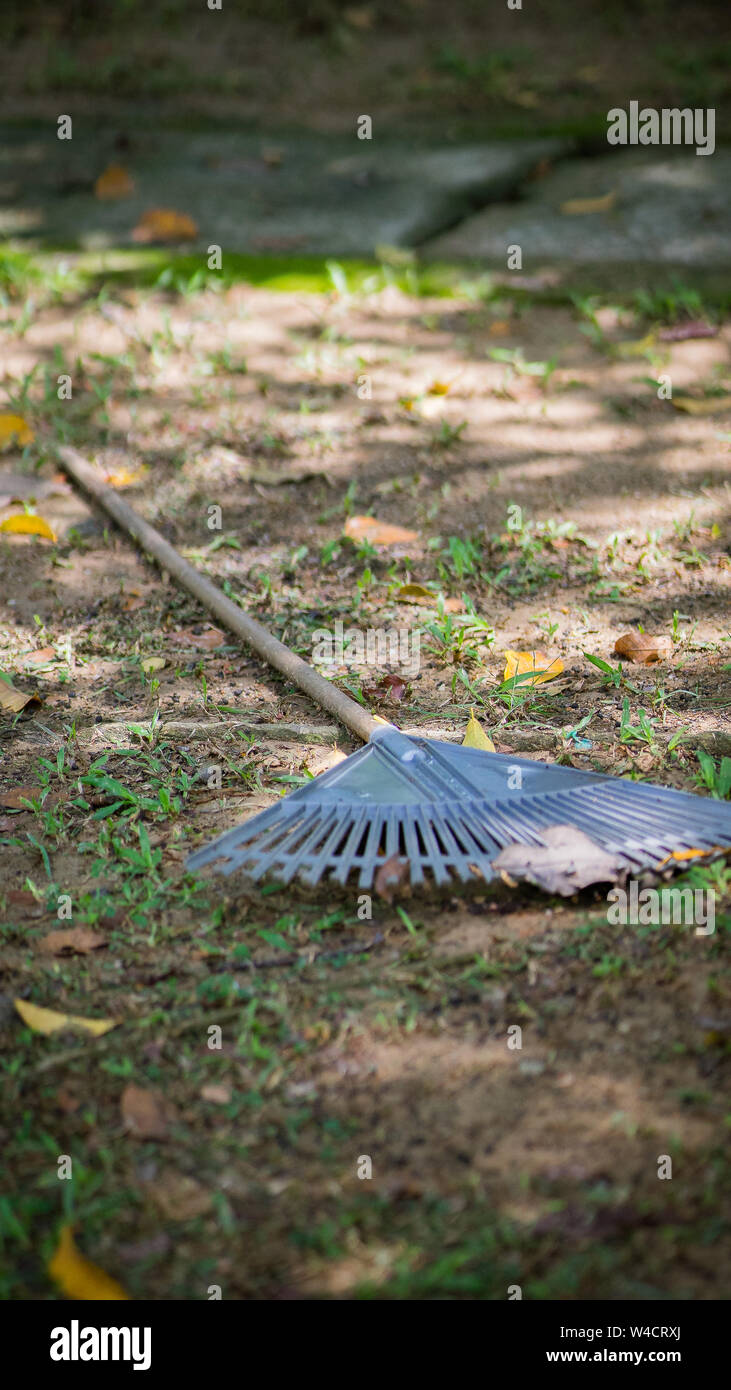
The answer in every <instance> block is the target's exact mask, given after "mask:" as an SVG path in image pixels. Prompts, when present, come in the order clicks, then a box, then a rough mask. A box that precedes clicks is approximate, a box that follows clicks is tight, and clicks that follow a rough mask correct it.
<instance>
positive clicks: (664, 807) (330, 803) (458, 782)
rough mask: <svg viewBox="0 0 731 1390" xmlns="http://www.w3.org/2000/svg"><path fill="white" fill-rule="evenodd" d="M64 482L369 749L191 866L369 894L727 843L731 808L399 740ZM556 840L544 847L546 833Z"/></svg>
mask: <svg viewBox="0 0 731 1390" xmlns="http://www.w3.org/2000/svg"><path fill="white" fill-rule="evenodd" d="M59 456H60V458H61V459H62V461H63V464H64V467H65V469H66V471H67V472H68V473H69V474H70V476H71V477H72V478H74V480H75V481H76V482H78V483H80V484H81V485H82V487H83V488H84V489H85V490H86V491H87V492H88V493H90V494H91V495H92V496H93V497H94V498H95V499H96V500H97V501H98V502H99V503H100V504H101V505H102V506H103V507H104V508H105V510H106V511H107V512H108V513H109V514H110V516H112V517H113V518H114V520H115V521H117V523H118V524H119V525H120V526H122V527H123V529H124V530H126V531H127V532H128V533H129V534H130V535H131V536H132V537H133V538H134V539H135V540H136V541H138V543H139V544H140V545H141V546H142V548H143V549H144V550H145V551H146V552H147V554H148V555H150V556H151V557H152V558H153V559H155V560H156V561H157V563H158V564H159V565H160V566H161V567H162V569H163V570H165V571H167V572H168V573H169V574H170V575H171V576H172V577H173V578H174V579H175V580H176V581H177V583H178V584H179V585H180V586H181V587H182V588H184V589H186V590H187V591H188V592H189V593H190V594H191V595H192V596H193V597H194V598H196V599H198V600H199V601H200V602H201V603H202V604H203V605H204V606H205V607H206V609H207V610H208V611H209V612H210V613H212V614H214V615H215V616H216V617H217V618H218V619H219V620H220V622H221V623H223V624H224V626H226V627H227V628H228V629H229V630H230V631H231V632H233V633H234V634H235V635H236V636H237V637H240V638H242V639H243V640H244V641H246V642H247V643H248V645H249V646H250V647H252V648H253V650H254V651H255V652H256V653H257V654H258V655H259V656H261V657H262V658H263V659H264V660H265V661H266V662H267V663H268V664H269V665H270V666H272V667H274V668H275V669H276V670H277V671H279V672H280V673H281V674H282V675H284V676H285V677H287V678H288V679H290V680H291V681H292V682H293V683H294V684H295V685H296V686H297V687H298V688H299V689H300V690H302V691H304V692H305V693H306V694H307V695H309V696H310V697H311V698H312V699H313V700H314V701H315V703H316V704H317V705H319V706H320V708H322V709H324V710H327V711H328V712H329V713H330V714H333V715H334V716H335V717H336V718H337V719H338V720H339V721H340V722H341V723H342V724H343V725H344V726H345V727H346V728H347V729H349V730H350V731H351V733H354V734H356V735H357V736H358V737H359V738H361V739H363V740H364V743H365V746H364V747H363V748H360V749H358V751H357V752H356V753H353V754H351V756H350V757H348V758H346V759H344V761H342V762H341V763H339V764H338V765H337V766H336V767H333V768H331V769H330V771H328V772H325V773H323V774H321V775H320V776H319V777H317V778H315V779H313V781H312V782H310V783H308V784H307V785H306V786H304V787H301V788H299V789H298V790H297V791H295V792H292V793H291V794H290V795H288V796H286V797H284V798H282V800H281V801H280V802H278V803H277V805H275V806H272V807H270V808H269V809H268V810H266V811H263V812H261V814H259V815H256V816H253V817H252V818H251V819H249V820H247V821H245V822H243V824H241V825H238V826H236V827H235V828H234V829H233V830H229V831H226V832H225V833H224V834H222V835H219V836H218V837H217V838H216V839H214V840H213V841H211V843H210V844H208V845H205V846H204V847H203V848H202V849H199V850H196V852H195V853H194V854H192V855H191V856H190V857H189V859H188V861H187V862H188V867H189V868H191V869H199V868H202V867H203V866H204V865H206V864H215V865H216V867H217V869H218V870H219V871H220V872H222V873H224V874H231V873H233V872H234V871H235V870H240V871H242V873H243V874H244V875H245V877H247V878H248V879H251V880H254V881H258V880H261V879H264V878H268V879H271V880H273V881H275V882H278V883H285V884H286V883H289V882H291V881H292V880H293V879H294V878H295V876H297V877H299V879H300V880H302V881H303V882H304V883H307V884H309V885H314V884H317V883H319V882H320V881H321V880H323V879H329V880H332V881H334V882H336V883H339V884H341V885H345V884H346V883H347V881H348V879H349V878H350V876H351V875H354V876H357V882H358V886H359V887H361V888H369V887H371V885H372V884H373V881H374V876H375V875H376V873H377V872H378V870H379V868H380V867H382V866H384V865H386V864H388V862H389V861H391V860H394V859H397V860H399V861H401V863H404V864H405V865H407V866H408V873H409V876H410V880H411V883H412V884H414V885H422V884H424V883H426V882H431V881H433V882H434V883H436V884H437V885H448V884H450V883H454V882H455V881H457V880H459V881H461V882H463V883H466V882H470V881H474V879H475V878H476V877H477V878H479V879H482V880H485V881H489V880H491V879H493V878H495V877H496V876H497V874H498V872H499V870H498V869H496V868H495V860H496V859H497V857H498V856H499V855H500V853H501V851H503V850H505V849H506V848H507V847H508V846H515V845H527V846H544V847H545V846H550V845H551V843H552V837H551V828H554V830H555V828H556V827H557V826H562V827H566V826H570V827H575V828H576V829H577V830H578V831H581V832H584V834H586V835H587V836H589V838H590V839H591V841H593V843H594V845H596V846H598V847H600V849H602V850H603V851H605V852H606V854H607V855H609V856H611V858H612V861H613V863H614V865H615V867H616V870H617V873H618V874H621V873H624V872H629V873H632V872H636V871H637V870H640V869H643V868H650V867H656V866H657V865H658V864H659V862H661V861H663V860H665V859H667V858H669V857H671V856H673V855H676V856H678V855H680V854H681V853H682V851H691V850H696V851H697V850H702V851H711V850H714V849H717V848H718V847H719V846H720V845H729V844H731V805H725V804H724V803H721V802H714V801H712V800H710V799H709V798H706V797H700V796H695V795H692V794H689V793H686V792H679V791H675V790H672V789H668V788H665V787H656V786H652V785H650V784H647V783H634V782H629V781H625V780H624V779H622V778H619V777H610V776H607V775H606V774H604V773H598V772H587V771H583V770H578V769H576V768H571V767H563V766H559V765H556V764H548V763H543V762H536V761H533V760H532V759H527V758H516V757H513V756H512V755H511V754H501V753H491V752H486V751H483V750H482V749H475V748H466V747H461V746H454V745H453V744H450V743H445V742H444V741H442V740H437V739H427V738H423V737H417V736H413V735H406V734H403V733H401V732H400V731H399V730H398V729H396V728H394V727H393V726H392V725H389V724H387V723H385V722H384V721H383V720H379V719H377V718H375V717H374V716H372V715H371V714H369V713H368V712H367V710H365V709H364V708H363V707H362V706H361V705H359V704H357V703H356V702H355V701H354V700H351V699H350V698H349V697H348V696H347V695H345V694H344V693H343V692H342V691H341V690H338V689H337V687H336V686H334V685H332V683H331V682H330V681H328V680H326V679H325V677H324V676H321V675H320V674H319V672H317V671H315V670H314V669H313V668H312V667H311V666H309V665H308V664H307V663H306V662H305V661H303V660H302V659H301V657H298V656H296V655H295V653H294V652H291V651H290V650H289V649H288V648H287V647H285V646H284V644H283V643H282V642H280V641H278V639H277V638H276V637H274V636H273V635H272V634H271V633H270V632H268V631H267V629H266V628H265V627H263V626H262V625H261V624H260V623H258V622H257V621H256V620H255V619H254V618H251V617H249V616H248V615H247V614H246V613H244V612H243V611H242V610H241V609H240V608H238V607H237V605H236V604H235V603H233V602H232V601H231V600H230V599H228V598H226V596H225V595H224V594H222V593H221V591H220V589H218V588H217V587H216V585H215V584H213V583H212V582H211V580H209V579H208V578H206V576H204V575H202V574H200V573H199V572H198V571H197V570H195V569H194V568H193V566H192V565H190V564H188V562H187V561H186V560H184V559H183V557H182V556H181V555H179V554H178V552H177V551H176V550H175V549H174V548H173V547H172V546H171V545H169V544H168V542H167V541H165V540H164V539H163V537H162V536H161V535H160V533H159V532H158V531H156V530H155V529H154V527H152V526H150V525H149V524H148V523H147V522H145V521H143V520H142V518H141V517H139V516H138V515H137V513H136V512H135V511H134V510H133V509H132V507H130V506H129V505H128V503H127V502H125V501H124V500H123V499H122V498H121V497H119V495H118V494H117V493H115V492H113V491H112V489H111V488H109V487H108V486H106V484H104V483H103V482H102V481H101V479H100V477H99V475H98V473H97V472H96V470H95V469H93V468H92V467H91V466H90V465H89V464H88V463H87V462H86V460H85V459H83V458H82V457H81V455H79V454H78V453H77V452H76V451H75V450H74V449H70V448H62V449H59ZM546 832H548V835H547V834H546Z"/></svg>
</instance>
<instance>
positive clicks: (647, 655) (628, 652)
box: [614, 631, 673, 666]
mask: <svg viewBox="0 0 731 1390" xmlns="http://www.w3.org/2000/svg"><path fill="white" fill-rule="evenodd" d="M672 654H673V643H672V639H671V638H670V637H651V636H650V633H649V632H634V631H630V632H623V633H622V636H621V637H618V638H617V640H616V642H615V644H614V655H615V656H623V657H624V658H625V659H626V660H627V661H637V662H639V663H640V664H641V665H643V666H650V665H651V664H652V662H653V661H666V660H667V658H668V657H669V656H672Z"/></svg>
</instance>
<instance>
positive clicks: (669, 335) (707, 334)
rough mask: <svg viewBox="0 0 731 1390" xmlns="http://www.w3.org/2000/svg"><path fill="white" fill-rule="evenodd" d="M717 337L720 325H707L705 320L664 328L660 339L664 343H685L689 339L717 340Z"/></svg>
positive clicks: (693, 320)
mask: <svg viewBox="0 0 731 1390" xmlns="http://www.w3.org/2000/svg"><path fill="white" fill-rule="evenodd" d="M717 335H718V324H715V323H707V322H706V320H705V319H692V320H689V321H686V322H685V323H673V324H671V326H670V327H669V328H662V329H661V330H660V332H659V334H658V337H659V338H660V341H661V342H663V343H684V342H686V341H687V340H688V339H689V338H715V337H717Z"/></svg>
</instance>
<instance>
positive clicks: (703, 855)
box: [657, 845, 731, 869]
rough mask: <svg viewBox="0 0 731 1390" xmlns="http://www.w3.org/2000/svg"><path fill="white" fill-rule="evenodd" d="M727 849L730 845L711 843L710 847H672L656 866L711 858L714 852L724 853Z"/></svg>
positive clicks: (660, 866)
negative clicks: (669, 852)
mask: <svg viewBox="0 0 731 1390" xmlns="http://www.w3.org/2000/svg"><path fill="white" fill-rule="evenodd" d="M729 849H731V846H730V845H712V846H711V848H710V849H674V850H673V852H672V854H668V855H666V856H665V858H664V859H661V860H660V863H659V864H658V865H657V868H658V869H660V868H662V865H663V864H682V863H683V862H684V861H685V860H687V859H711V858H712V857H713V855H714V854H725V853H727V852H728V850H729Z"/></svg>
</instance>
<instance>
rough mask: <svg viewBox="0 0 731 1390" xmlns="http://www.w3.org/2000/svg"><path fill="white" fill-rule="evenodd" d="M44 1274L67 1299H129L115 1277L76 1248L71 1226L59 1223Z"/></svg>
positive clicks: (95, 1300)
mask: <svg viewBox="0 0 731 1390" xmlns="http://www.w3.org/2000/svg"><path fill="white" fill-rule="evenodd" d="M48 1273H49V1274H50V1276H51V1278H52V1279H53V1280H54V1282H55V1283H56V1284H58V1286H59V1288H60V1289H61V1290H62V1292H63V1293H65V1294H66V1296H67V1297H68V1298H73V1299H80V1300H85V1301H89V1302H97V1301H100V1300H111V1299H127V1298H129V1294H127V1293H125V1291H124V1289H123V1288H122V1285H121V1284H118V1283H117V1280H116V1279H112V1278H111V1276H110V1275H109V1274H106V1273H105V1271H104V1270H103V1269H100V1268H99V1266H98V1265H95V1264H92V1262H91V1260H87V1259H86V1256H85V1255H82V1254H81V1251H80V1250H79V1249H77V1246H76V1244H75V1242H74V1228H73V1226H62V1228H61V1231H60V1234H59V1239H58V1245H57V1247H56V1250H55V1253H54V1254H53V1256H52V1257H51V1259H50V1260H49V1262H48Z"/></svg>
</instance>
